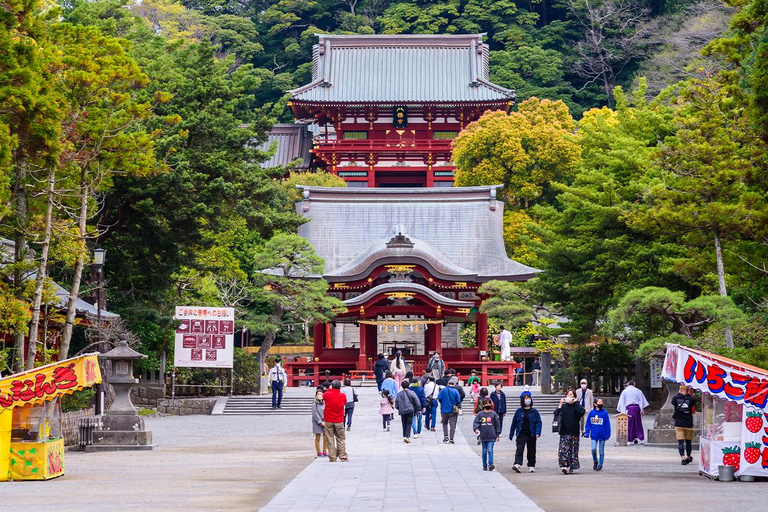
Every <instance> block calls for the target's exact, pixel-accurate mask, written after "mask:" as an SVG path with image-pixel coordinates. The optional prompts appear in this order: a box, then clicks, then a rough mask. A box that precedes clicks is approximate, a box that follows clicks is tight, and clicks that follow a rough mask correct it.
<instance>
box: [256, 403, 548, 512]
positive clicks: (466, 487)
mask: <svg viewBox="0 0 768 512" xmlns="http://www.w3.org/2000/svg"><path fill="white" fill-rule="evenodd" d="M359 394H360V402H358V403H357V405H356V407H355V413H354V415H353V426H352V431H351V432H348V433H347V452H348V453H349V462H346V463H342V462H335V463H331V462H329V461H328V460H327V459H316V460H315V461H314V462H313V463H312V464H310V465H309V466H307V468H306V469H304V471H302V472H301V473H300V474H299V475H298V476H297V477H296V478H294V479H293V481H291V483H289V484H288V485H287V486H286V487H285V488H284V489H283V490H282V491H281V492H280V493H279V494H278V495H277V496H275V498H274V499H273V500H272V501H271V502H270V503H269V504H268V505H267V506H266V507H264V508H262V509H261V510H262V512H283V511H286V510H290V511H292V512H293V511H295V512H305V511H306V512H309V511H345V510H349V511H360V512H374V511H384V510H386V511H396V510H400V511H405V510H424V511H447V510H489V511H491V510H510V511H521V512H522V511H524V512H528V511H535V510H541V509H540V508H539V507H538V506H536V504H535V503H534V502H533V501H531V499H530V498H528V497H526V496H525V495H524V494H523V493H522V492H520V490H519V489H517V487H515V486H514V485H513V484H512V483H510V481H509V480H507V479H506V478H504V477H503V476H502V475H500V474H499V473H497V472H495V471H491V472H488V471H483V470H482V468H481V466H480V458H479V457H478V456H477V455H476V454H475V453H474V452H473V451H472V449H471V448H470V445H469V444H468V442H467V440H466V438H465V437H464V435H463V434H462V433H461V431H459V430H458V429H457V431H456V437H455V439H454V440H455V442H456V444H453V445H451V444H445V443H443V442H442V441H443V432H442V428H441V425H440V424H439V423H438V424H437V426H436V429H437V431H436V432H427V431H424V433H423V436H422V437H420V438H419V439H412V441H411V443H409V444H405V443H404V442H403V437H402V423H401V422H400V418H399V417H398V416H397V414H395V421H393V422H392V425H391V431H390V432H386V431H384V430H383V428H382V424H381V415H380V414H379V406H378V395H377V394H376V389H375V388H362V389H361V390H360V393H359ZM465 407H466V406H465ZM472 442H473V443H474V442H475V439H474V436H473V437H472Z"/></svg>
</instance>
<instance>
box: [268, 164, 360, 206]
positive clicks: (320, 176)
mask: <svg viewBox="0 0 768 512" xmlns="http://www.w3.org/2000/svg"><path fill="white" fill-rule="evenodd" d="M297 185H305V186H311V187H341V188H344V187H346V186H347V182H346V181H344V178H339V177H338V176H336V175H335V174H331V173H329V172H323V171H317V172H292V173H291V174H290V175H289V176H288V177H287V178H286V179H284V180H283V188H284V189H285V193H286V195H287V196H288V202H289V203H290V204H295V203H298V202H299V201H301V199H302V196H301V190H299V189H298V188H296V187H297Z"/></svg>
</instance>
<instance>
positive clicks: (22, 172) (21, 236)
mask: <svg viewBox="0 0 768 512" xmlns="http://www.w3.org/2000/svg"><path fill="white" fill-rule="evenodd" d="M26 179H27V169H26V166H25V163H24V162H21V161H20V162H19V163H18V164H17V165H16V183H15V185H14V188H13V195H14V197H13V203H14V205H15V207H16V211H15V212H14V213H15V214H16V224H17V226H16V233H15V237H14V243H15V247H14V255H13V259H14V263H16V268H15V269H14V271H13V286H14V288H15V290H14V291H15V295H16V298H17V299H19V300H24V278H25V277H26V276H25V275H24V269H23V268H22V267H23V265H22V263H23V262H24V261H26V259H27V252H28V251H27V236H26V234H25V230H26V228H27V187H26ZM24 335H25V333H24V332H16V333H14V334H13V371H14V373H18V372H22V371H24V366H25V365H24Z"/></svg>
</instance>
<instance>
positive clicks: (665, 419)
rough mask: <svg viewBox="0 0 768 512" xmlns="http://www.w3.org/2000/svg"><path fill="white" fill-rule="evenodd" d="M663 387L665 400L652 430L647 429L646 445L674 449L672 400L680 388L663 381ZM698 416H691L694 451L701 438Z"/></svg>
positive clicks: (675, 445) (675, 440) (673, 410)
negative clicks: (666, 446)
mask: <svg viewBox="0 0 768 512" xmlns="http://www.w3.org/2000/svg"><path fill="white" fill-rule="evenodd" d="M664 387H665V388H666V394H667V398H666V401H665V402H664V405H663V406H662V407H661V410H659V415H658V416H656V421H655V422H654V423H653V428H649V429H648V432H647V434H648V435H647V437H646V442H647V443H648V444H655V445H669V446H674V447H675V448H676V447H677V437H676V436H675V420H674V419H673V418H672V414H673V413H674V412H675V408H674V407H673V406H672V398H673V397H674V396H675V395H676V394H677V390H678V388H679V387H680V386H679V384H677V383H676V382H672V381H668V380H665V381H664ZM699 416H700V415H699V414H694V416H693V447H694V448H695V449H698V447H699V437H700V436H701V428H699V425H700V424H701V422H700V418H699Z"/></svg>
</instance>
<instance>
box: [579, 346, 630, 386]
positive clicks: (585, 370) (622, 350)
mask: <svg viewBox="0 0 768 512" xmlns="http://www.w3.org/2000/svg"><path fill="white" fill-rule="evenodd" d="M632 361H633V357H632V353H631V352H630V350H629V348H628V347H627V346H626V345H624V344H623V343H615V342H614V343H597V344H594V345H582V346H580V347H577V348H576V349H574V350H573V351H572V352H571V353H570V367H569V370H570V371H571V373H573V374H575V375H585V376H586V375H589V376H590V377H591V379H595V378H597V377H602V378H603V379H605V380H611V379H614V378H616V377H621V376H623V375H625V366H626V365H627V364H630V363H632Z"/></svg>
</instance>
